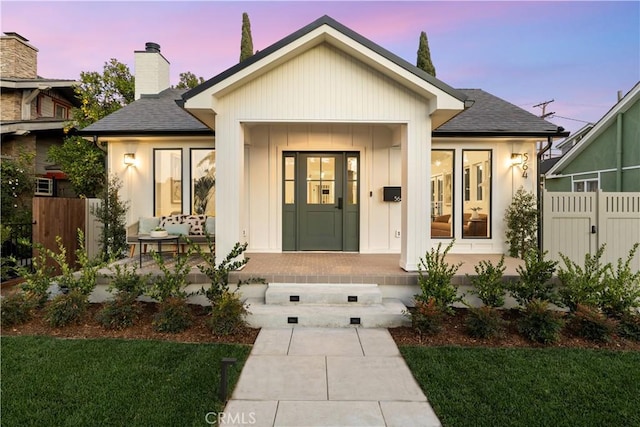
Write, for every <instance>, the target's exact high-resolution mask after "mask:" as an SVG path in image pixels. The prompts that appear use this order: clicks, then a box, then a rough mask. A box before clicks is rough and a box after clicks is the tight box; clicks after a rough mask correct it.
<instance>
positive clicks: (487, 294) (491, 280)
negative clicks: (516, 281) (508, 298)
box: [470, 255, 506, 308]
mask: <svg viewBox="0 0 640 427" xmlns="http://www.w3.org/2000/svg"><path fill="white" fill-rule="evenodd" d="M474 269H475V270H476V275H475V276H474V277H471V279H470V280H471V284H472V285H473V289H472V290H471V292H472V293H474V294H476V295H478V298H480V300H481V301H482V303H483V304H484V305H486V306H489V307H496V308H497V307H502V306H503V305H504V295H505V290H506V284H505V283H504V281H503V280H502V275H503V274H504V270H505V269H506V266H505V265H504V255H503V256H502V257H501V258H500V262H498V264H497V265H493V264H492V263H491V261H485V260H482V261H480V263H479V264H478V265H476V266H475V267H474Z"/></svg>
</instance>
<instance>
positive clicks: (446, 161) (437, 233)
mask: <svg viewBox="0 0 640 427" xmlns="http://www.w3.org/2000/svg"><path fill="white" fill-rule="evenodd" d="M454 158H455V155H454V151H453V150H431V237H434V238H438V237H441V238H452V237H453V220H452V217H453V176H454V169H453V168H454Z"/></svg>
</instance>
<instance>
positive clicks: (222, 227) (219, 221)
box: [216, 115, 244, 263]
mask: <svg viewBox="0 0 640 427" xmlns="http://www.w3.org/2000/svg"><path fill="white" fill-rule="evenodd" d="M243 192H244V141H243V133H242V128H241V125H240V123H238V122H236V121H235V120H230V119H228V118H226V117H223V115H218V116H216V263H218V262H220V261H221V260H222V259H223V258H224V257H226V256H227V254H228V253H229V252H230V251H231V249H232V248H233V246H234V245H235V244H236V243H237V242H240V241H241V236H242V218H243V217H244V216H243V213H242V206H243V198H244V193H243Z"/></svg>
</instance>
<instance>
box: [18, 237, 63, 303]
mask: <svg viewBox="0 0 640 427" xmlns="http://www.w3.org/2000/svg"><path fill="white" fill-rule="evenodd" d="M34 248H35V249H36V255H35V256H34V257H33V258H32V261H31V263H32V266H33V268H29V267H26V266H19V267H16V268H15V270H16V272H17V273H18V275H19V276H20V277H22V278H23V279H24V282H23V283H22V284H21V285H20V287H21V288H22V290H23V291H24V292H25V293H26V294H29V295H32V296H33V297H34V298H35V303H36V308H42V307H44V304H45V303H46V302H47V300H48V299H49V286H51V277H52V276H53V267H52V266H50V265H47V258H48V252H47V250H46V249H45V248H44V246H42V245H41V244H39V243H36V244H35V245H34ZM13 261H14V263H16V260H15V259H14V260H13Z"/></svg>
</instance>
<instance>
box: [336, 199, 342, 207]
mask: <svg viewBox="0 0 640 427" xmlns="http://www.w3.org/2000/svg"><path fill="white" fill-rule="evenodd" d="M336 209H342V197H338V206H336Z"/></svg>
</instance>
